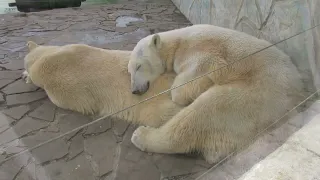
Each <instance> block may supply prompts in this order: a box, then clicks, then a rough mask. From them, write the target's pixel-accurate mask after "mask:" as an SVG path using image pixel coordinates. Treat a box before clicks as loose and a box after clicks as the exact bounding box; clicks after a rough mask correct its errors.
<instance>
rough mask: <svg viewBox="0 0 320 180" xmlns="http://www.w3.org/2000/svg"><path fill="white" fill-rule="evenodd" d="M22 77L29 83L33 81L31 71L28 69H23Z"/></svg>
mask: <svg viewBox="0 0 320 180" xmlns="http://www.w3.org/2000/svg"><path fill="white" fill-rule="evenodd" d="M22 79H23V80H24V81H25V82H26V83H27V84H29V83H31V79H30V77H29V73H28V72H27V71H23V73H22Z"/></svg>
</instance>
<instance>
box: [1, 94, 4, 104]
mask: <svg viewBox="0 0 320 180" xmlns="http://www.w3.org/2000/svg"><path fill="white" fill-rule="evenodd" d="M2 103H4V96H3V94H2V93H0V104H2Z"/></svg>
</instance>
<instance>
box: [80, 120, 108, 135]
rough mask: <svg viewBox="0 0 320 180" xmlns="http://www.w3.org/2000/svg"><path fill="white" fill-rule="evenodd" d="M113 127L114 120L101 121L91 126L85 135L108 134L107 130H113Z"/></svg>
mask: <svg viewBox="0 0 320 180" xmlns="http://www.w3.org/2000/svg"><path fill="white" fill-rule="evenodd" d="M111 127H112V120H111V119H104V120H102V121H99V122H97V123H95V124H93V125H90V126H89V127H88V128H87V130H86V132H85V135H86V136H88V135H94V134H99V133H103V132H106V131H107V130H109V129H111Z"/></svg>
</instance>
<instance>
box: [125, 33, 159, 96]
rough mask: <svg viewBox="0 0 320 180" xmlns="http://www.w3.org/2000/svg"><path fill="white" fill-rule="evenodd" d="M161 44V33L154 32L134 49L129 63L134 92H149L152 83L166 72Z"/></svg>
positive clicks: (132, 90)
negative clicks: (161, 55) (161, 53)
mask: <svg viewBox="0 0 320 180" xmlns="http://www.w3.org/2000/svg"><path fill="white" fill-rule="evenodd" d="M161 45H162V43H161V39H160V36H159V34H154V35H150V36H147V37H145V38H143V39H141V40H140V41H139V42H138V43H137V45H136V46H135V48H134V49H133V51H132V53H131V57H130V61H129V64H128V72H129V73H130V74H131V92H132V93H133V94H139V95H141V94H144V93H145V92H147V91H148V89H149V85H150V83H153V82H154V80H156V79H157V78H158V77H159V76H160V75H161V74H163V73H164V72H165V62H164V61H163V60H162V59H161V57H160V50H161Z"/></svg>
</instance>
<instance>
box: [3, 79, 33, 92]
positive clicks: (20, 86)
mask: <svg viewBox="0 0 320 180" xmlns="http://www.w3.org/2000/svg"><path fill="white" fill-rule="evenodd" d="M37 89H38V87H36V86H35V85H33V84H32V83H30V84H27V83H26V82H25V81H24V80H23V79H19V80H17V81H15V82H13V83H11V84H9V85H8V86H6V87H5V88H3V89H2V92H4V93H6V94H17V93H23V92H31V91H35V90H37Z"/></svg>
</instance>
